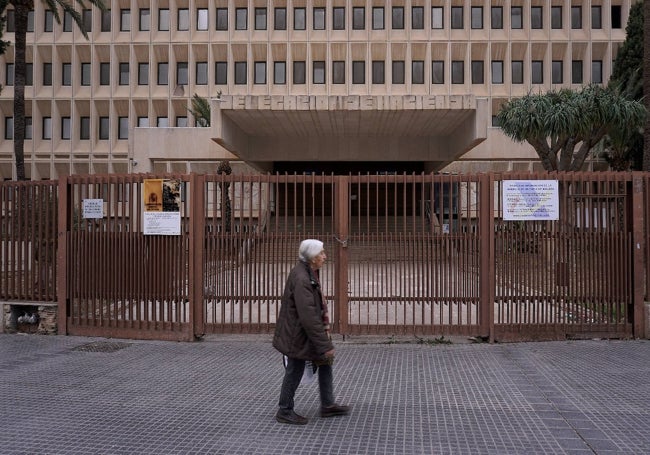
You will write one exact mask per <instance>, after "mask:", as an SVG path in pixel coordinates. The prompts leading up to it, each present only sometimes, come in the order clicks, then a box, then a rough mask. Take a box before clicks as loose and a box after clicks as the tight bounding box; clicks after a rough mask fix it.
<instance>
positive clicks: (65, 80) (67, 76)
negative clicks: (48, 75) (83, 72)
mask: <svg viewBox="0 0 650 455" xmlns="http://www.w3.org/2000/svg"><path fill="white" fill-rule="evenodd" d="M61 85H65V86H70V85H72V63H64V64H63V65H61Z"/></svg>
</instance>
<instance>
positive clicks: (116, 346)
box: [72, 341, 131, 352]
mask: <svg viewBox="0 0 650 455" xmlns="http://www.w3.org/2000/svg"><path fill="white" fill-rule="evenodd" d="M129 346H131V343H119V342H116V341H94V342H92V343H86V344H82V345H81V346H77V347H76V348H74V349H72V350H73V351H82V352H115V351H119V350H120V349H124V348H126V347H129Z"/></svg>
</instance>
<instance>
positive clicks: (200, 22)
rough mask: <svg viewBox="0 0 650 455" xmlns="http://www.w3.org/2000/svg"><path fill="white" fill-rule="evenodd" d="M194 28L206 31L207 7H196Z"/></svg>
mask: <svg viewBox="0 0 650 455" xmlns="http://www.w3.org/2000/svg"><path fill="white" fill-rule="evenodd" d="M196 29H197V30H198V31H206V30H207V29H208V9H207V8H198V9H197V10H196Z"/></svg>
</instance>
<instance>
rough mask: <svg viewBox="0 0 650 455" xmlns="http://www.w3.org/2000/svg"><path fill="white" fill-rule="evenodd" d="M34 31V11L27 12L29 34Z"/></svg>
mask: <svg viewBox="0 0 650 455" xmlns="http://www.w3.org/2000/svg"><path fill="white" fill-rule="evenodd" d="M33 31H34V10H31V11H27V32H28V33H32V32H33Z"/></svg>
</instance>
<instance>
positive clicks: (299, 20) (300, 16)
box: [293, 8, 307, 30]
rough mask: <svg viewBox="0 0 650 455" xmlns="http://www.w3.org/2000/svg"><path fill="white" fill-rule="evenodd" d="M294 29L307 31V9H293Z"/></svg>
mask: <svg viewBox="0 0 650 455" xmlns="http://www.w3.org/2000/svg"><path fill="white" fill-rule="evenodd" d="M293 29H294V30H306V29H307V12H306V11H305V8H294V9H293Z"/></svg>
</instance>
